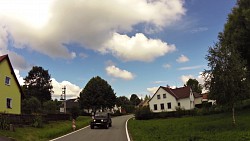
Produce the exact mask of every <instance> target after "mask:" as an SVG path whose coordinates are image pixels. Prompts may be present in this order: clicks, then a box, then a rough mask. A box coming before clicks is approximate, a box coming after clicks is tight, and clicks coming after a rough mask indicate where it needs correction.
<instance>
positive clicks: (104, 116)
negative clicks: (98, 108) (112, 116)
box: [95, 113, 107, 118]
mask: <svg viewBox="0 0 250 141" xmlns="http://www.w3.org/2000/svg"><path fill="white" fill-rule="evenodd" d="M95 117H99V118H100V117H102V118H106V117H107V113H96V114H95Z"/></svg>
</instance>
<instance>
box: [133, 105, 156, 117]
mask: <svg viewBox="0 0 250 141" xmlns="http://www.w3.org/2000/svg"><path fill="white" fill-rule="evenodd" d="M152 118H153V113H152V112H151V111H150V109H149V106H146V107H141V108H138V109H137V110H136V111H135V119H137V120H148V119H152Z"/></svg>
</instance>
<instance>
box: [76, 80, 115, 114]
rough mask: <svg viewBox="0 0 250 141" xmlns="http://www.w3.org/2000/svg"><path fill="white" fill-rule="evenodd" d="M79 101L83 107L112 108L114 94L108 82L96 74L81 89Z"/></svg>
mask: <svg viewBox="0 0 250 141" xmlns="http://www.w3.org/2000/svg"><path fill="white" fill-rule="evenodd" d="M79 102H80V105H81V108H85V109H93V110H96V109H105V108H113V107H114V105H115V103H116V96H115V93H114V90H113V89H112V88H111V86H110V85H109V84H108V82H107V81H105V80H103V79H102V78H101V77H99V76H96V77H93V78H91V79H90V80H89V82H88V83H87V84H86V86H85V87H84V89H83V90H82V91H81V93H80V98H79Z"/></svg>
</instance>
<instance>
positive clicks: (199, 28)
mask: <svg viewBox="0 0 250 141" xmlns="http://www.w3.org/2000/svg"><path fill="white" fill-rule="evenodd" d="M207 30H208V28H207V27H198V28H195V29H192V30H191V31H190V32H191V33H197V32H203V31H207Z"/></svg>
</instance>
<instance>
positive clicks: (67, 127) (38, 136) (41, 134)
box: [0, 117, 91, 141]
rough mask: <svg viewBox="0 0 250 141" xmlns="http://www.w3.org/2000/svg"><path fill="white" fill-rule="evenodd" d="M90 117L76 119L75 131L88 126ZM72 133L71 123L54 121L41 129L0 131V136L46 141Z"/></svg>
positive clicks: (29, 140)
mask: <svg viewBox="0 0 250 141" xmlns="http://www.w3.org/2000/svg"><path fill="white" fill-rule="evenodd" d="M90 120H91V119H90V117H78V118H77V120H76V128H77V130H78V129H80V128H83V127H85V126H87V125H89V122H90ZM70 132H72V121H71V120H65V121H56V122H49V124H44V126H43V128H34V127H25V128H22V127H15V132H11V131H5V130H4V131H0V136H6V137H7V136H8V137H12V138H14V139H15V140H18V141H19V140H20V141H48V140H51V139H53V138H56V137H59V136H62V135H65V134H67V133H70Z"/></svg>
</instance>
